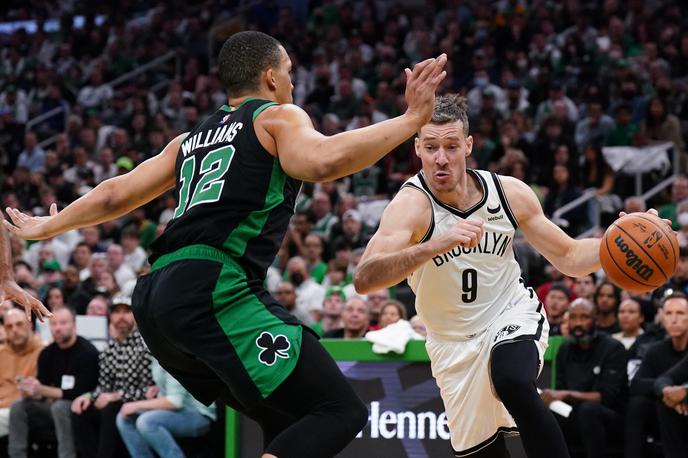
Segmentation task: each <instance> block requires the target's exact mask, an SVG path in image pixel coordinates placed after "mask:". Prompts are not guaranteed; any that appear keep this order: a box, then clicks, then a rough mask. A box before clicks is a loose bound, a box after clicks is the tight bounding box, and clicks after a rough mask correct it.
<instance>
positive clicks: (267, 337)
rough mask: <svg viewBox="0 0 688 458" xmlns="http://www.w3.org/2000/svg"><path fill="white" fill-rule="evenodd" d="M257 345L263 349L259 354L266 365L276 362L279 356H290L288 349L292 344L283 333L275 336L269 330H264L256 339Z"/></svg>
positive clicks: (285, 357) (260, 359)
mask: <svg viewBox="0 0 688 458" xmlns="http://www.w3.org/2000/svg"><path fill="white" fill-rule="evenodd" d="M256 345H257V346H258V348H261V349H262V350H263V351H261V352H260V354H259V355H258V360H259V361H260V362H261V363H263V364H265V365H266V366H272V365H273V364H275V361H276V360H277V357H278V356H279V357H280V358H284V359H287V358H289V353H287V350H289V347H291V344H290V343H289V339H287V338H286V337H285V336H283V335H282V334H278V335H277V336H275V337H273V335H272V334H270V333H269V332H267V331H263V333H262V334H261V335H260V337H258V338H257V339H256Z"/></svg>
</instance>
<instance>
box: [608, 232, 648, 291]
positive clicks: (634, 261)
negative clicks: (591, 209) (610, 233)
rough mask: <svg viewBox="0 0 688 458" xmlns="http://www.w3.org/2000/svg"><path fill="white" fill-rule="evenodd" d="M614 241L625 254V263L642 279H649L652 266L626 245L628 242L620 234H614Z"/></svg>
mask: <svg viewBox="0 0 688 458" xmlns="http://www.w3.org/2000/svg"><path fill="white" fill-rule="evenodd" d="M614 243H615V244H616V246H617V247H619V250H620V251H621V252H622V253H624V254H625V255H626V265H627V266H628V267H630V268H631V269H633V270H634V271H635V272H636V273H637V274H638V276H639V277H640V278H642V279H643V280H649V279H650V277H651V276H652V274H654V273H655V271H654V270H653V269H652V267H650V266H648V265H647V264H645V263H644V262H643V260H642V259H640V258H639V257H638V255H637V254H635V253H634V252H633V250H631V249H630V248H629V247H628V244H627V243H626V241H625V240H624V239H623V237H621V236H620V235H617V236H616V238H615V239H614Z"/></svg>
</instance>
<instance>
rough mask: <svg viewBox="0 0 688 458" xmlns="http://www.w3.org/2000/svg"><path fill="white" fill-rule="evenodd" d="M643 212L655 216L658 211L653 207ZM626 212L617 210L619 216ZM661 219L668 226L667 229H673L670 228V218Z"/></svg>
mask: <svg viewBox="0 0 688 458" xmlns="http://www.w3.org/2000/svg"><path fill="white" fill-rule="evenodd" d="M645 213H649V214H651V215H654V216H657V217H658V216H659V213H657V210H655V209H654V208H651V209H649V210H648V211H646V212H645ZM627 214H628V213H626V212H619V218H623V217H624V216H626V215H627ZM662 221H664V224H666V225H667V226H668V227H669V230H670V231H672V230H673V229H671V224H672V222H671V220H670V219H666V218H662Z"/></svg>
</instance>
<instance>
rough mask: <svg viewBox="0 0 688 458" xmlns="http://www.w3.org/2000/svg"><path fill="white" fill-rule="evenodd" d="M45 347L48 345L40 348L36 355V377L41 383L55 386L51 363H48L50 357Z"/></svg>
mask: <svg viewBox="0 0 688 458" xmlns="http://www.w3.org/2000/svg"><path fill="white" fill-rule="evenodd" d="M46 348H48V347H45V348H44V349H43V350H41V353H40V354H39V355H38V374H37V375H36V378H37V379H38V381H39V382H41V385H46V386H55V380H54V377H53V374H51V372H52V370H51V369H52V364H50V358H49V356H48V354H47V352H46V351H45V350H46ZM57 388H59V385H58V386H57Z"/></svg>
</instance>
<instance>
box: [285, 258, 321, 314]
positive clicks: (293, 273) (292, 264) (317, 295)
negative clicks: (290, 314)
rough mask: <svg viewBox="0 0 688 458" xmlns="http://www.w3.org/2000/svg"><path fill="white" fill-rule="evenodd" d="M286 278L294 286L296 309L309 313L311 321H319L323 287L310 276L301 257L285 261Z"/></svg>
mask: <svg viewBox="0 0 688 458" xmlns="http://www.w3.org/2000/svg"><path fill="white" fill-rule="evenodd" d="M287 278H288V279H289V281H290V282H291V283H292V284H293V285H294V286H295V287H296V310H298V311H300V312H302V313H304V314H307V315H310V317H311V319H312V321H311V322H313V321H320V314H321V312H322V304H323V299H324V298H325V288H324V287H322V286H321V285H319V284H318V282H316V281H315V280H314V279H313V278H312V277H311V276H310V274H309V273H308V269H307V268H306V261H304V259H303V258H301V257H299V256H296V257H293V258H291V259H290V260H289V262H287ZM306 324H310V323H306Z"/></svg>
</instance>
